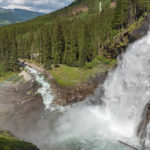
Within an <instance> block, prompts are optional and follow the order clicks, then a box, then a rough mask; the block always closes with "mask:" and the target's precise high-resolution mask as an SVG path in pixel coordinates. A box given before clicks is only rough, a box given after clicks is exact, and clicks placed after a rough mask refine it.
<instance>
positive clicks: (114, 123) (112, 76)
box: [56, 32, 150, 150]
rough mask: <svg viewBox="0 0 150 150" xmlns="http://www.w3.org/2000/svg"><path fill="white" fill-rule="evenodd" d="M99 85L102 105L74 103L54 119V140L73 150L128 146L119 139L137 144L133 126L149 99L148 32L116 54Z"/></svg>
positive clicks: (137, 122)
mask: <svg viewBox="0 0 150 150" xmlns="http://www.w3.org/2000/svg"><path fill="white" fill-rule="evenodd" d="M100 89H101V87H99V88H98V89H97V91H96V92H95V95H94V96H93V97H94V98H97V99H94V100H95V101H97V100H99V97H101V95H100V94H99V93H100ZM103 89H104V95H103V96H102V98H101V99H100V100H101V101H103V105H89V103H86V102H81V103H78V104H76V105H75V106H73V107H72V108H70V109H69V110H68V111H67V112H65V113H64V114H63V115H62V116H61V118H59V119H58V120H57V121H56V133H57V142H58V141H59V143H61V145H64V143H65V144H66V145H67V146H68V147H69V145H71V146H72V147H76V148H72V149H73V150H76V149H82V150H120V149H122V150H126V149H127V150H129V149H132V148H129V147H127V146H123V145H122V144H121V143H119V142H118V141H120V140H122V141H124V142H126V143H128V144H129V145H132V146H135V147H138V148H140V142H139V138H138V137H137V128H138V125H139V124H140V121H141V120H142V114H143V111H144V108H145V106H146V104H147V103H148V102H149V100H150V32H149V33H148V35H147V36H145V37H143V38H142V39H140V40H138V41H136V42H135V43H133V44H131V45H129V46H128V48H127V50H126V53H125V54H122V56H120V57H119V58H118V66H117V68H116V69H115V70H113V71H110V72H109V74H108V77H107V79H106V81H105V83H104V85H103ZM87 101H88V100H87ZM149 126H150V125H148V127H149ZM148 127H147V128H148ZM147 130H148V129H147ZM148 141H149V140H148ZM70 143H71V144H70ZM147 146H149V142H147ZM68 149H69V148H68Z"/></svg>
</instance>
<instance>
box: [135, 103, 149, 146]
mask: <svg viewBox="0 0 150 150" xmlns="http://www.w3.org/2000/svg"><path fill="white" fill-rule="evenodd" d="M149 123H150V102H149V103H148V104H147V105H146V106H145V108H144V112H143V115H142V120H141V122H140V124H139V126H138V129H137V135H138V136H139V137H140V139H141V142H142V145H143V148H144V147H145V140H146V137H150V135H147V134H149V133H148V132H147V126H148V124H149Z"/></svg>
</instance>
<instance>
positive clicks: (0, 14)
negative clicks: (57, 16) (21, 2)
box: [0, 8, 43, 25]
mask: <svg viewBox="0 0 150 150" xmlns="http://www.w3.org/2000/svg"><path fill="white" fill-rule="evenodd" d="M41 15H43V14H42V13H38V12H32V11H28V10H23V9H3V8H0V25H7V24H11V23H17V22H22V21H27V20H30V19H33V18H35V17H37V16H41Z"/></svg>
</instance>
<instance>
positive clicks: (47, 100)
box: [26, 66, 54, 109]
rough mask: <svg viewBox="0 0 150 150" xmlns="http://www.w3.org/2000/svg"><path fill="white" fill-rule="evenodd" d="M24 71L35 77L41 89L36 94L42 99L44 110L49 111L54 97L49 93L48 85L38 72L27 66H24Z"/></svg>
mask: <svg viewBox="0 0 150 150" xmlns="http://www.w3.org/2000/svg"><path fill="white" fill-rule="evenodd" d="M26 69H27V70H28V71H29V72H30V73H31V74H32V75H33V76H34V77H35V80H36V81H37V83H39V84H40V86H41V88H39V89H38V92H39V93H40V94H41V95H42V97H43V103H44V105H45V109H49V108H50V105H51V103H52V102H53V100H54V96H53V95H52V94H51V91H50V84H49V83H48V82H46V81H45V77H44V75H41V74H40V73H39V72H38V71H36V70H34V69H33V68H31V67H29V66H26Z"/></svg>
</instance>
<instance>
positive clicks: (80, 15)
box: [0, 0, 150, 71]
mask: <svg viewBox="0 0 150 150" xmlns="http://www.w3.org/2000/svg"><path fill="white" fill-rule="evenodd" d="M111 2H112V1H111V0H101V3H102V11H101V12H100V8H99V7H100V6H99V3H100V1H99V0H75V1H74V2H73V3H72V4H71V5H70V6H68V7H66V8H64V9H61V10H58V11H56V12H53V13H51V14H48V15H45V16H40V17H38V18H36V19H33V20H31V21H27V22H24V23H17V24H14V25H8V26H4V27H0V63H1V64H4V66H5V67H4V68H5V70H6V71H8V70H9V71H17V69H18V65H17V63H18V58H23V59H35V60H36V61H37V62H39V63H42V64H44V66H45V68H47V69H49V68H51V65H52V64H54V65H55V66H57V65H59V64H65V65H68V66H77V67H81V66H84V65H85V64H86V63H87V62H91V61H93V60H94V59H95V58H96V57H97V56H98V55H99V54H100V53H101V54H102V53H103V51H101V50H100V47H103V43H104V42H105V41H106V40H108V39H109V38H113V36H114V35H115V34H117V33H118V32H119V30H120V29H122V28H126V27H128V26H129V25H131V24H133V22H134V21H136V20H138V19H139V18H140V17H141V16H142V15H143V14H144V13H145V12H147V11H148V10H149V9H150V2H149V0H117V1H116V7H110V3H111ZM1 68H3V67H1Z"/></svg>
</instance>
